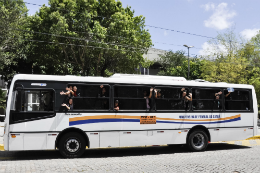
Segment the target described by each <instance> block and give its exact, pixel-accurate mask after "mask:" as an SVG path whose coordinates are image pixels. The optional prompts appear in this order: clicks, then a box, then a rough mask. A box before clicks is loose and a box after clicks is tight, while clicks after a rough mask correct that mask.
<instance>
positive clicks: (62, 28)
mask: <svg viewBox="0 0 260 173" xmlns="http://www.w3.org/2000/svg"><path fill="white" fill-rule="evenodd" d="M49 5H50V7H46V6H43V7H41V9H40V11H39V12H38V13H36V14H35V15H34V16H31V17H29V24H28V26H27V28H28V30H31V31H36V32H45V33H52V34H55V36H54V35H42V34H30V35H28V36H27V37H28V38H30V39H33V40H44V41H47V42H55V43H64V44H46V43H38V42H35V43H33V44H31V42H28V45H30V49H29V50H30V51H29V52H28V54H27V55H28V58H29V59H31V60H32V61H33V62H34V64H33V66H34V67H38V69H39V70H40V71H39V73H46V74H74V75H101V76H106V75H109V74H110V73H111V72H124V73H132V72H134V69H135V68H136V67H137V66H138V64H139V63H140V62H143V61H144V60H143V57H142V55H143V54H144V53H146V52H147V51H148V48H149V47H150V46H151V45H152V42H151V39H150V37H151V36H150V34H149V32H148V31H147V30H145V29H144V22H145V18H144V17H143V16H136V17H134V12H133V11H132V10H131V7H126V8H123V6H122V3H121V2H120V1H115V0H92V1H85V0H59V1H58V0H50V1H49ZM65 9H66V10H65ZM57 35H62V36H66V37H70V38H65V37H57Z"/></svg>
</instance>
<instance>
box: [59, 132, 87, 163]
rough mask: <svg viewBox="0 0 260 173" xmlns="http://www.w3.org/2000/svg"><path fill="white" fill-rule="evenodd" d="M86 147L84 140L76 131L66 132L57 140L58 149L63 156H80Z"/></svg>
mask: <svg viewBox="0 0 260 173" xmlns="http://www.w3.org/2000/svg"><path fill="white" fill-rule="evenodd" d="M85 149H86V141H85V140H84V138H83V136H82V135H80V134H78V133H73V132H70V133H67V134H65V135H63V136H62V137H61V139H60V141H59V151H60V153H61V155H62V156H63V157H66V158H75V157H80V156H81V155H82V154H83V153H84V152H85Z"/></svg>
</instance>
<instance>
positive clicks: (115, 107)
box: [114, 100, 119, 111]
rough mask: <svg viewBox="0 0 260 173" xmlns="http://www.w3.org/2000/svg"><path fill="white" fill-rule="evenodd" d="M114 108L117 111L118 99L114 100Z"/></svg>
mask: <svg viewBox="0 0 260 173" xmlns="http://www.w3.org/2000/svg"><path fill="white" fill-rule="evenodd" d="M114 110H116V111H119V106H118V100H115V106H114Z"/></svg>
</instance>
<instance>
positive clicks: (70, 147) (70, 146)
mask: <svg viewBox="0 0 260 173" xmlns="http://www.w3.org/2000/svg"><path fill="white" fill-rule="evenodd" d="M65 148H66V150H67V151H68V152H70V153H77V152H78V151H79V149H80V142H79V140H77V139H68V140H67V142H66V143H65Z"/></svg>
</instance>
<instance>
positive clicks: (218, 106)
mask: <svg viewBox="0 0 260 173" xmlns="http://www.w3.org/2000/svg"><path fill="white" fill-rule="evenodd" d="M221 94H222V92H221V91H219V92H217V93H215V100H214V105H213V109H222V105H221V100H220V96H221Z"/></svg>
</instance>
